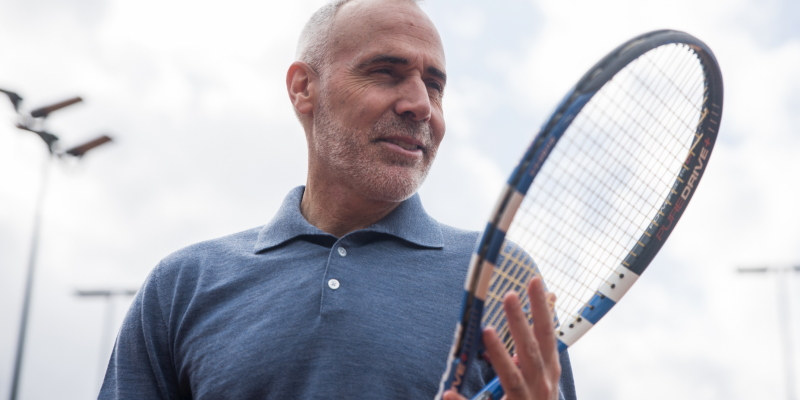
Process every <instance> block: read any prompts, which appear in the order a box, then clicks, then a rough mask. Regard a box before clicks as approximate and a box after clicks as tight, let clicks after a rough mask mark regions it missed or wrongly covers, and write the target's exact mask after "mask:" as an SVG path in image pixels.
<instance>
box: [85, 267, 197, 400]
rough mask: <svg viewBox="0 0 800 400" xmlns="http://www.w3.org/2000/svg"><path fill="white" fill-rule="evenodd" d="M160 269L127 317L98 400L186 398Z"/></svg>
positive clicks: (156, 270) (154, 273) (140, 294)
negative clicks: (174, 355) (160, 285)
mask: <svg viewBox="0 0 800 400" xmlns="http://www.w3.org/2000/svg"><path fill="white" fill-rule="evenodd" d="M159 266H160V265H159ZM159 266H157V267H156V268H155V269H153V271H152V272H151V273H150V276H148V277H147V280H146V281H145V283H144V285H142V288H141V289H140V290H139V292H138V293H137V295H136V298H135V299H134V301H133V304H132V305H131V308H130V309H129V310H128V313H127V315H126V316H125V320H124V321H123V323H122V327H121V328H120V331H119V335H118V336H117V341H116V344H115V345H114V351H113V353H112V354H111V360H110V361H109V364H108V369H107V370H106V376H105V379H104V380H103V386H102V388H101V389H100V395H99V397H98V399H103V400H105V399H114V400H118V399H164V400H166V399H182V398H184V397H183V396H181V393H180V389H179V387H178V379H177V375H176V373H175V367H174V364H173V362H172V355H171V354H172V353H171V350H170V347H171V346H170V345H169V334H168V329H167V325H166V324H165V322H164V321H165V319H164V315H163V310H162V307H161V302H160V298H159V288H158V273H159Z"/></svg>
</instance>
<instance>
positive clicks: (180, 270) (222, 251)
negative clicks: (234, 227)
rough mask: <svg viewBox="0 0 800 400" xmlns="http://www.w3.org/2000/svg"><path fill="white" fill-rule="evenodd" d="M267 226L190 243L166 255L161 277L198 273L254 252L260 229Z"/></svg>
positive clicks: (159, 271) (157, 272)
mask: <svg viewBox="0 0 800 400" xmlns="http://www.w3.org/2000/svg"><path fill="white" fill-rule="evenodd" d="M262 228H263V227H256V228H251V229H248V230H246V231H242V232H238V233H234V234H232V235H227V236H223V237H219V238H216V239H211V240H206V241H202V242H199V243H195V244H192V245H190V246H186V247H184V248H182V249H180V250H177V251H175V252H173V253H172V254H170V255H168V256H166V257H164V259H162V260H161V262H160V263H159V264H158V266H157V267H156V269H155V271H154V272H155V273H156V274H157V275H158V276H159V277H161V276H163V277H165V278H166V277H175V275H178V274H181V275H195V274H198V273H200V272H202V270H203V269H205V268H208V267H210V266H219V265H228V264H233V263H236V262H237V260H241V259H243V258H247V257H248V256H251V255H252V254H253V249H254V247H255V243H256V240H258V233H259V232H260V231H261V229H262Z"/></svg>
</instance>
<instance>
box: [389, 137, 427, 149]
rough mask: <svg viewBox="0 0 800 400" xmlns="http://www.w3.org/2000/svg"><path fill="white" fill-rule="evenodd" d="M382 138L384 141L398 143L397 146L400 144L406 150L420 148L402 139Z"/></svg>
mask: <svg viewBox="0 0 800 400" xmlns="http://www.w3.org/2000/svg"><path fill="white" fill-rule="evenodd" d="M383 140H384V141H386V142H389V143H392V144H396V145H398V146H400V147H402V148H404V149H406V150H416V149H419V148H420V147H419V146H417V145H416V144H413V143H408V142H405V141H402V140H397V139H383Z"/></svg>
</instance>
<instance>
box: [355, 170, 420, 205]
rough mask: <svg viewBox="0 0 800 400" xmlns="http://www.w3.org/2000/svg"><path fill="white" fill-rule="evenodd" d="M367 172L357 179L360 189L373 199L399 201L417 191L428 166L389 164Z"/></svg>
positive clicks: (365, 195)
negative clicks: (421, 167) (422, 169)
mask: <svg viewBox="0 0 800 400" xmlns="http://www.w3.org/2000/svg"><path fill="white" fill-rule="evenodd" d="M362 172H365V173H364V174H363V175H362V176H361V177H360V178H361V179H358V180H357V181H358V182H360V184H359V186H360V187H359V188H358V189H359V191H360V192H361V193H362V194H363V195H364V197H367V198H369V199H372V200H378V201H386V202H392V203H399V202H401V201H403V200H406V199H408V198H409V197H411V196H413V195H414V193H416V192H417V189H419V187H420V186H421V185H422V182H423V181H424V180H425V176H426V175H427V174H428V171H427V168H426V169H425V170H424V171H421V170H419V169H409V168H408V167H402V166H388V167H384V168H377V170H369V169H367V170H362Z"/></svg>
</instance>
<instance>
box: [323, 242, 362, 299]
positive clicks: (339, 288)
mask: <svg viewBox="0 0 800 400" xmlns="http://www.w3.org/2000/svg"><path fill="white" fill-rule="evenodd" d="M350 244H352V243H349V242H348V241H347V240H339V241H337V242H336V243H334V245H333V246H332V247H331V248H330V250H329V253H328V254H330V255H329V257H328V265H327V267H326V268H325V272H324V275H323V277H322V278H323V280H322V298H321V299H320V300H321V304H320V312H321V313H322V314H326V313H327V312H328V311H334V310H342V307H346V306H345V304H346V303H347V301H348V300H347V299H348V295H347V294H348V291H347V290H346V289H347V282H348V278H349V275H348V274H351V273H352V272H353V271H352V270H351V267H352V265H351V264H352V262H353V261H355V260H353V259H351V257H353V254H348V250H352V247H350V246H349V245H350ZM348 247H349V248H348Z"/></svg>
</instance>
